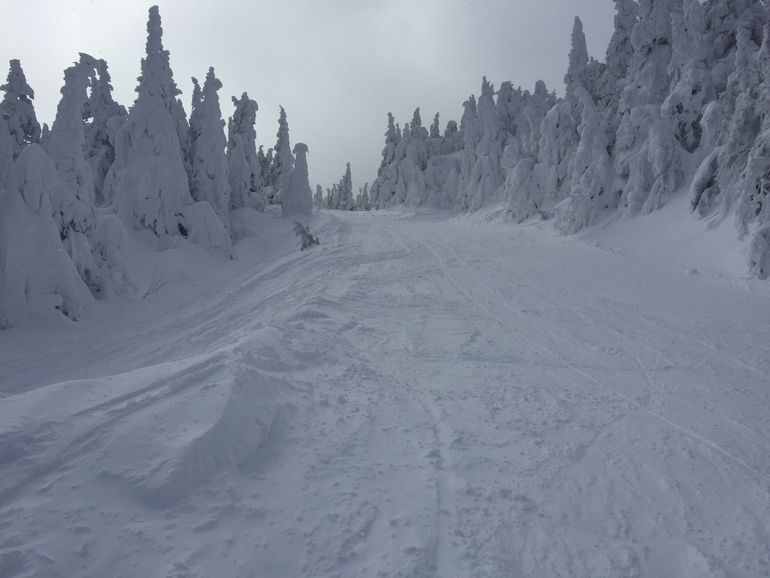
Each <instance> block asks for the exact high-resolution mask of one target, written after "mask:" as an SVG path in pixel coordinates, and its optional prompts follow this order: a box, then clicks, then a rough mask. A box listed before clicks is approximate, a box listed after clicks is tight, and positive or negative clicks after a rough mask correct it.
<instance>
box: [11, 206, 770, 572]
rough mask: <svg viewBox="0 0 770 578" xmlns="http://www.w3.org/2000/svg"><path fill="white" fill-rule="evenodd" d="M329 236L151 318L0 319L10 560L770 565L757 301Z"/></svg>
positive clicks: (424, 221) (141, 564)
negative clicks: (48, 325) (36, 326)
mask: <svg viewBox="0 0 770 578" xmlns="http://www.w3.org/2000/svg"><path fill="white" fill-rule="evenodd" d="M317 225H318V227H319V228H318V233H319V236H320V237H321V240H322V243H323V244H322V245H321V246H320V247H318V248H317V249H314V250H312V251H307V252H303V253H299V252H294V251H292V252H284V253H283V254H281V255H278V256H277V257H276V258H275V259H273V260H272V261H271V262H268V263H267V264H265V263H261V264H260V265H259V267H258V268H252V269H245V270H243V271H241V272H239V273H237V274H233V275H231V276H229V277H226V278H223V279H222V282H221V283H220V284H219V285H217V286H216V287H213V288H211V289H208V290H206V291H203V292H201V293H199V294H198V295H197V296H196V297H194V298H192V297H191V298H190V299H189V300H185V301H183V302H181V303H178V304H175V305H174V306H169V307H167V308H166V310H165V312H164V313H163V314H162V315H160V316H159V317H156V318H150V317H149V316H146V317H144V318H143V317H142V316H141V315H139V316H138V317H137V318H136V319H134V320H123V321H120V322H116V323H115V325H114V326H109V327H105V326H100V325H98V324H92V325H88V324H84V325H83V326H79V327H75V328H74V329H71V330H70V329H68V338H67V342H66V343H64V344H62V343H60V342H59V341H57V340H56V339H54V338H53V337H49V336H42V335H36V334H34V332H33V333H26V334H25V333H21V334H20V335H19V336H16V337H14V336H11V337H9V335H11V333H12V332H4V334H0V391H2V396H3V397H0V576H2V577H3V578H14V577H31V576H35V577H37V576H67V577H70V576H164V577H166V576H167V577H177V578H182V577H185V578H193V577H201V578H203V577H208V576H243V577H249V576H259V577H262V576H264V577H273V576H275V577H283V576H286V577H295V576H308V577H327V576H329V577H331V576H341V577H346V576H373V577H390V576H403V577H426V576H441V577H444V576H446V577H462V578H466V577H468V578H470V577H474V578H475V577H479V578H482V577H490V578H492V577H508V576H531V577H539V576H549V577H550V576H553V577H557V576H564V577H567V576H569V577H575V576H586V577H592V578H596V577H605V576H606V577H640V578H641V577H650V578H658V577H669V576H670V577H675V576H676V577H691V578H705V577H728V576H729V577H747V578H749V577H750V578H756V577H758V576H770V420H768V419H767V415H768V410H770V355H768V354H770V345H768V344H767V327H768V326H770V307H768V305H769V303H768V299H767V297H766V296H763V295H761V294H753V293H746V291H744V290H741V289H740V288H734V287H726V286H724V284H719V283H710V282H709V279H708V278H707V277H706V276H700V277H687V276H676V277H675V276H672V275H671V274H670V273H669V272H668V271H667V270H665V269H663V268H661V269H660V270H658V269H651V267H652V265H647V266H645V267H641V266H638V264H636V263H634V262H633V261H631V260H629V259H627V258H625V257H623V256H622V255H618V254H615V253H610V252H607V251H604V250H601V249H597V248H595V247H588V246H586V245H582V244H580V243H577V242H565V241H563V240H561V239H558V238H553V237H551V236H549V235H547V234H544V233H543V232H541V231H538V230H535V229H528V228H527V227H516V228H514V227H510V226H504V225H501V224H495V223H489V224H485V225H483V226H482V225H474V224H470V223H467V222H465V223H464V222H461V221H458V220H447V219H446V218H436V217H425V216H422V217H418V216H408V215H396V214H388V213H386V214H360V213H352V214H329V213H325V214H324V215H323V216H322V217H321V218H320V219H319V220H318V223H317ZM17 338H18V339H21V340H22V342H25V341H24V340H27V341H26V342H29V343H37V347H35V348H34V349H30V348H18V347H17V348H13V347H11V345H12V340H13V339H17Z"/></svg>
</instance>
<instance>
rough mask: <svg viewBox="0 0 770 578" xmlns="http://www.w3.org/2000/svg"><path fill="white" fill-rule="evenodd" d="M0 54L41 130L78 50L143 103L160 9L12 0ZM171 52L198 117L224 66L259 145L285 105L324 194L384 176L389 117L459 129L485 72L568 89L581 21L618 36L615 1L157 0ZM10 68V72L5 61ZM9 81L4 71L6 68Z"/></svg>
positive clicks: (226, 94)
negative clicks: (30, 98) (14, 71)
mask: <svg viewBox="0 0 770 578" xmlns="http://www.w3.org/2000/svg"><path fill="white" fill-rule="evenodd" d="M3 3H4V4H5V6H4V7H3V10H2V13H3V20H4V26H3V33H2V34H1V35H0V59H2V60H3V61H4V62H7V61H8V60H9V59H11V58H19V59H20V60H21V62H22V66H23V67H24V70H25V72H26V75H27V80H28V82H29V83H30V85H31V86H32V88H33V89H34V90H35V96H36V99H35V107H36V110H37V114H38V119H39V120H40V122H41V123H42V122H48V123H49V124H50V123H51V121H52V120H53V118H54V115H55V112H56V104H57V102H58V99H59V90H60V88H61V84H62V79H63V70H64V68H66V67H67V66H69V65H70V64H71V63H72V62H74V61H75V60H77V54H78V52H87V53H89V54H91V55H92V56H95V57H97V58H104V59H105V60H107V63H108V65H109V67H110V73H111V75H112V80H113V86H114V88H115V92H114V95H115V98H116V100H118V101H119V102H121V103H122V104H125V105H126V106H129V105H131V104H132V103H133V101H134V88H135V87H136V77H137V76H138V75H139V60H140V58H141V57H142V56H143V55H144V43H145V39H146V29H145V26H146V20H147V10H148V8H149V7H150V5H151V4H152V1H151V0H149V1H148V2H146V3H144V2H139V1H137V0H25V1H20V0H4V2H3ZM156 3H157V4H158V5H159V6H160V13H161V18H162V20H163V29H164V35H163V43H164V46H165V48H166V49H167V50H170V52H171V67H172V69H173V71H174V77H175V79H176V82H177V84H178V85H179V88H180V89H181V90H182V91H183V95H182V100H183V102H184V104H185V110H187V113H188V115H189V112H190V110H189V109H190V107H189V103H190V95H191V87H192V83H191V82H190V77H191V76H196V77H197V78H199V79H200V80H201V82H202V81H203V79H204V78H205V75H206V71H207V69H208V67H209V66H214V67H215V69H216V74H217V76H218V77H219V78H220V79H221V80H222V82H223V84H224V88H223V90H222V91H221V92H220V101H221V105H222V113H223V116H224V117H225V118H227V116H229V115H230V113H231V111H232V105H231V101H230V97H231V96H233V95H240V94H241V93H242V92H243V91H247V92H248V93H249V96H250V97H251V98H253V99H255V100H256V101H257V102H258V103H259V113H258V116H257V142H258V143H260V144H264V145H266V146H265V149H267V148H268V147H269V146H272V145H273V144H274V143H275V133H276V130H277V119H278V106H279V105H280V104H282V105H283V106H284V107H285V108H286V112H287V114H288V120H289V127H290V133H291V138H292V143H295V142H297V141H302V142H305V143H306V144H307V145H308V146H309V147H310V155H309V163H310V182H311V185H312V187H313V188H314V189H315V184H316V183H320V184H321V185H323V187H324V189H325V188H326V187H327V186H328V185H330V184H331V182H333V181H336V180H338V178H339V177H340V176H341V175H342V173H343V172H344V169H345V162H346V161H350V162H351V165H352V170H353V179H354V182H355V185H356V187H358V186H359V185H362V184H363V182H364V181H368V180H372V179H373V178H374V177H375V176H376V171H377V167H378V166H379V162H380V153H381V150H382V147H383V141H384V136H383V134H384V132H385V128H386V121H387V118H386V114H387V113H388V112H389V111H390V112H393V113H394V114H395V115H396V120H397V121H398V122H400V123H402V124H403V123H404V122H408V121H410V120H411V118H412V112H413V111H414V109H415V107H417V106H420V107H421V112H422V119H423V124H425V125H428V124H429V123H430V121H431V119H432V117H433V115H434V114H435V113H436V112H439V113H441V125H442V130H443V127H444V126H445V125H446V121H448V120H451V119H455V120H459V117H460V115H461V113H462V107H461V104H462V101H463V100H465V99H466V98H467V97H468V95H470V94H472V93H473V94H478V92H479V89H480V86H481V78H482V76H483V75H486V76H487V77H488V78H489V79H490V80H491V81H492V82H493V83H494V85H495V87H498V86H499V84H500V82H502V81H505V80H510V81H512V82H513V83H514V85H521V86H523V87H524V88H532V87H533V86H534V84H535V81H536V80H537V79H540V78H542V79H543V80H545V81H546V83H547V84H548V87H549V88H550V89H555V90H557V92H559V93H561V92H562V90H563V81H562V78H563V76H564V72H565V70H566V66H567V55H568V52H569V37H570V31H571V29H572V22H573V18H574V17H575V16H580V17H581V18H582V20H583V24H584V27H585V31H586V35H587V37H588V49H589V52H590V53H591V55H592V56H595V57H597V58H600V59H603V58H604V52H605V49H606V46H607V43H608V42H609V38H610V35H611V33H612V18H613V3H612V1H611V0H270V1H263V0H219V1H212V0H158V1H156ZM3 66H5V65H3ZM6 70H7V68H6ZM0 74H1V75H2V78H3V79H4V78H5V74H6V72H5V71H3V72H2V73H0Z"/></svg>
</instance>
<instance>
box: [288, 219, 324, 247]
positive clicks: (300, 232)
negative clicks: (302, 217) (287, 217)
mask: <svg viewBox="0 0 770 578" xmlns="http://www.w3.org/2000/svg"><path fill="white" fill-rule="evenodd" d="M294 233H295V234H296V235H297V237H299V238H300V240H301V241H302V249H301V250H302V251H304V250H305V249H308V248H310V247H312V246H313V245H320V244H321V242H320V241H319V240H318V237H316V236H315V235H313V233H311V232H310V227H309V226H308V225H303V224H302V223H300V222H299V221H294Z"/></svg>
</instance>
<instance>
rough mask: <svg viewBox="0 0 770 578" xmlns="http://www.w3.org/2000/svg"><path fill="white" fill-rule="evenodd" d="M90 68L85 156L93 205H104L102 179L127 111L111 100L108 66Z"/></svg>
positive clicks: (112, 159) (102, 63) (98, 63)
mask: <svg viewBox="0 0 770 578" xmlns="http://www.w3.org/2000/svg"><path fill="white" fill-rule="evenodd" d="M93 65H94V73H93V75H92V77H91V90H90V94H89V97H88V101H87V102H86V104H85V107H84V112H83V115H84V118H85V119H86V120H87V124H86V128H85V133H86V134H85V137H86V148H85V157H86V160H87V161H88V164H89V166H90V167H91V177H92V179H93V182H94V196H95V198H96V203H97V205H105V204H108V203H109V200H108V199H105V197H104V179H105V178H106V177H107V173H108V172H109V170H110V167H111V166H112V163H113V162H115V138H116V135H117V133H118V132H119V131H120V127H121V126H122V124H123V122H125V119H126V116H127V114H128V112H127V111H126V108H125V107H124V106H123V105H121V104H119V103H117V102H115V100H114V99H113V98H112V84H111V78H110V73H109V71H108V68H107V63H106V62H105V61H104V60H96V61H94V63H93ZM41 138H42V137H41ZM46 140H47V137H46Z"/></svg>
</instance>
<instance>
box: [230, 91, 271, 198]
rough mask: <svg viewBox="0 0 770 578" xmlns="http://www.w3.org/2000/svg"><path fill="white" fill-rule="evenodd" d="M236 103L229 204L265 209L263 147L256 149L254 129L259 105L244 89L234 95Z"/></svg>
mask: <svg viewBox="0 0 770 578" xmlns="http://www.w3.org/2000/svg"><path fill="white" fill-rule="evenodd" d="M233 104H234V105H235V111H234V112H233V116H232V117H231V118H230V121H229V123H228V138H227V163H228V171H229V175H230V206H231V207H232V208H234V209H236V208H240V207H252V208H254V209H256V210H258V211H264V208H265V198H264V192H263V188H264V185H263V183H262V166H263V163H264V153H263V152H262V147H260V148H259V152H257V145H256V140H257V132H256V130H254V124H255V122H256V118H257V110H259V107H258V106H257V102H256V101H254V100H251V99H250V98H249V95H248V94H246V93H245V92H244V93H243V94H242V95H241V98H240V99H238V98H236V97H233ZM260 155H261V157H260Z"/></svg>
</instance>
